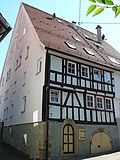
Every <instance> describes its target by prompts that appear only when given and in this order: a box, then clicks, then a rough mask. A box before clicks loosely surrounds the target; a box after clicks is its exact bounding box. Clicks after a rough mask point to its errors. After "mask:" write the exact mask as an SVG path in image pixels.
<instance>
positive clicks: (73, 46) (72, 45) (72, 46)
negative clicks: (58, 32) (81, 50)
mask: <svg viewBox="0 0 120 160" xmlns="http://www.w3.org/2000/svg"><path fill="white" fill-rule="evenodd" d="M65 43H66V45H67V46H68V47H69V48H71V49H75V50H76V46H75V45H74V44H72V43H70V42H65Z"/></svg>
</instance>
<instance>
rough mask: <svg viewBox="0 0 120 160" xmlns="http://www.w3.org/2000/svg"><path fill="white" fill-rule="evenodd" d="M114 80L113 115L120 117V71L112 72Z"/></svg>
mask: <svg viewBox="0 0 120 160" xmlns="http://www.w3.org/2000/svg"><path fill="white" fill-rule="evenodd" d="M114 80H115V115H116V118H120V73H119V72H117V71H116V72H115V73H114Z"/></svg>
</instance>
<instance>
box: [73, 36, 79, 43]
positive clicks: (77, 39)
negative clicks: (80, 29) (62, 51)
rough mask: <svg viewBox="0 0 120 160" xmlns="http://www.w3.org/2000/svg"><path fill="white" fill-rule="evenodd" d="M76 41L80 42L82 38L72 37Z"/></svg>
mask: <svg viewBox="0 0 120 160" xmlns="http://www.w3.org/2000/svg"><path fill="white" fill-rule="evenodd" d="M72 37H73V38H74V39H75V40H76V41H78V42H80V41H81V40H80V38H79V37H78V36H72Z"/></svg>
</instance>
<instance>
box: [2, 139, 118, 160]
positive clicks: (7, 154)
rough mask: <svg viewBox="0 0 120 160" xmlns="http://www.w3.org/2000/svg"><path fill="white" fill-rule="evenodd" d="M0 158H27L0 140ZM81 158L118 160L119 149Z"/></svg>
mask: <svg viewBox="0 0 120 160" xmlns="http://www.w3.org/2000/svg"><path fill="white" fill-rule="evenodd" d="M0 160H28V159H27V158H26V157H25V156H23V155H22V154H21V153H20V152H17V151H16V150H15V149H13V148H11V147H9V146H7V145H6V144H4V143H2V142H1V141H0ZM81 160H120V151H118V152H114V153H109V154H105V155H102V156H96V157H92V158H82V159H81Z"/></svg>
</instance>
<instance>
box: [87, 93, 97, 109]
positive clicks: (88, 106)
mask: <svg viewBox="0 0 120 160" xmlns="http://www.w3.org/2000/svg"><path fill="white" fill-rule="evenodd" d="M88 96H89V97H92V98H93V102H92V103H93V106H92V107H91V106H88V99H87V97H88ZM90 103H91V101H90ZM86 108H91V109H94V108H95V99H94V95H91V94H87V95H86Z"/></svg>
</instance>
